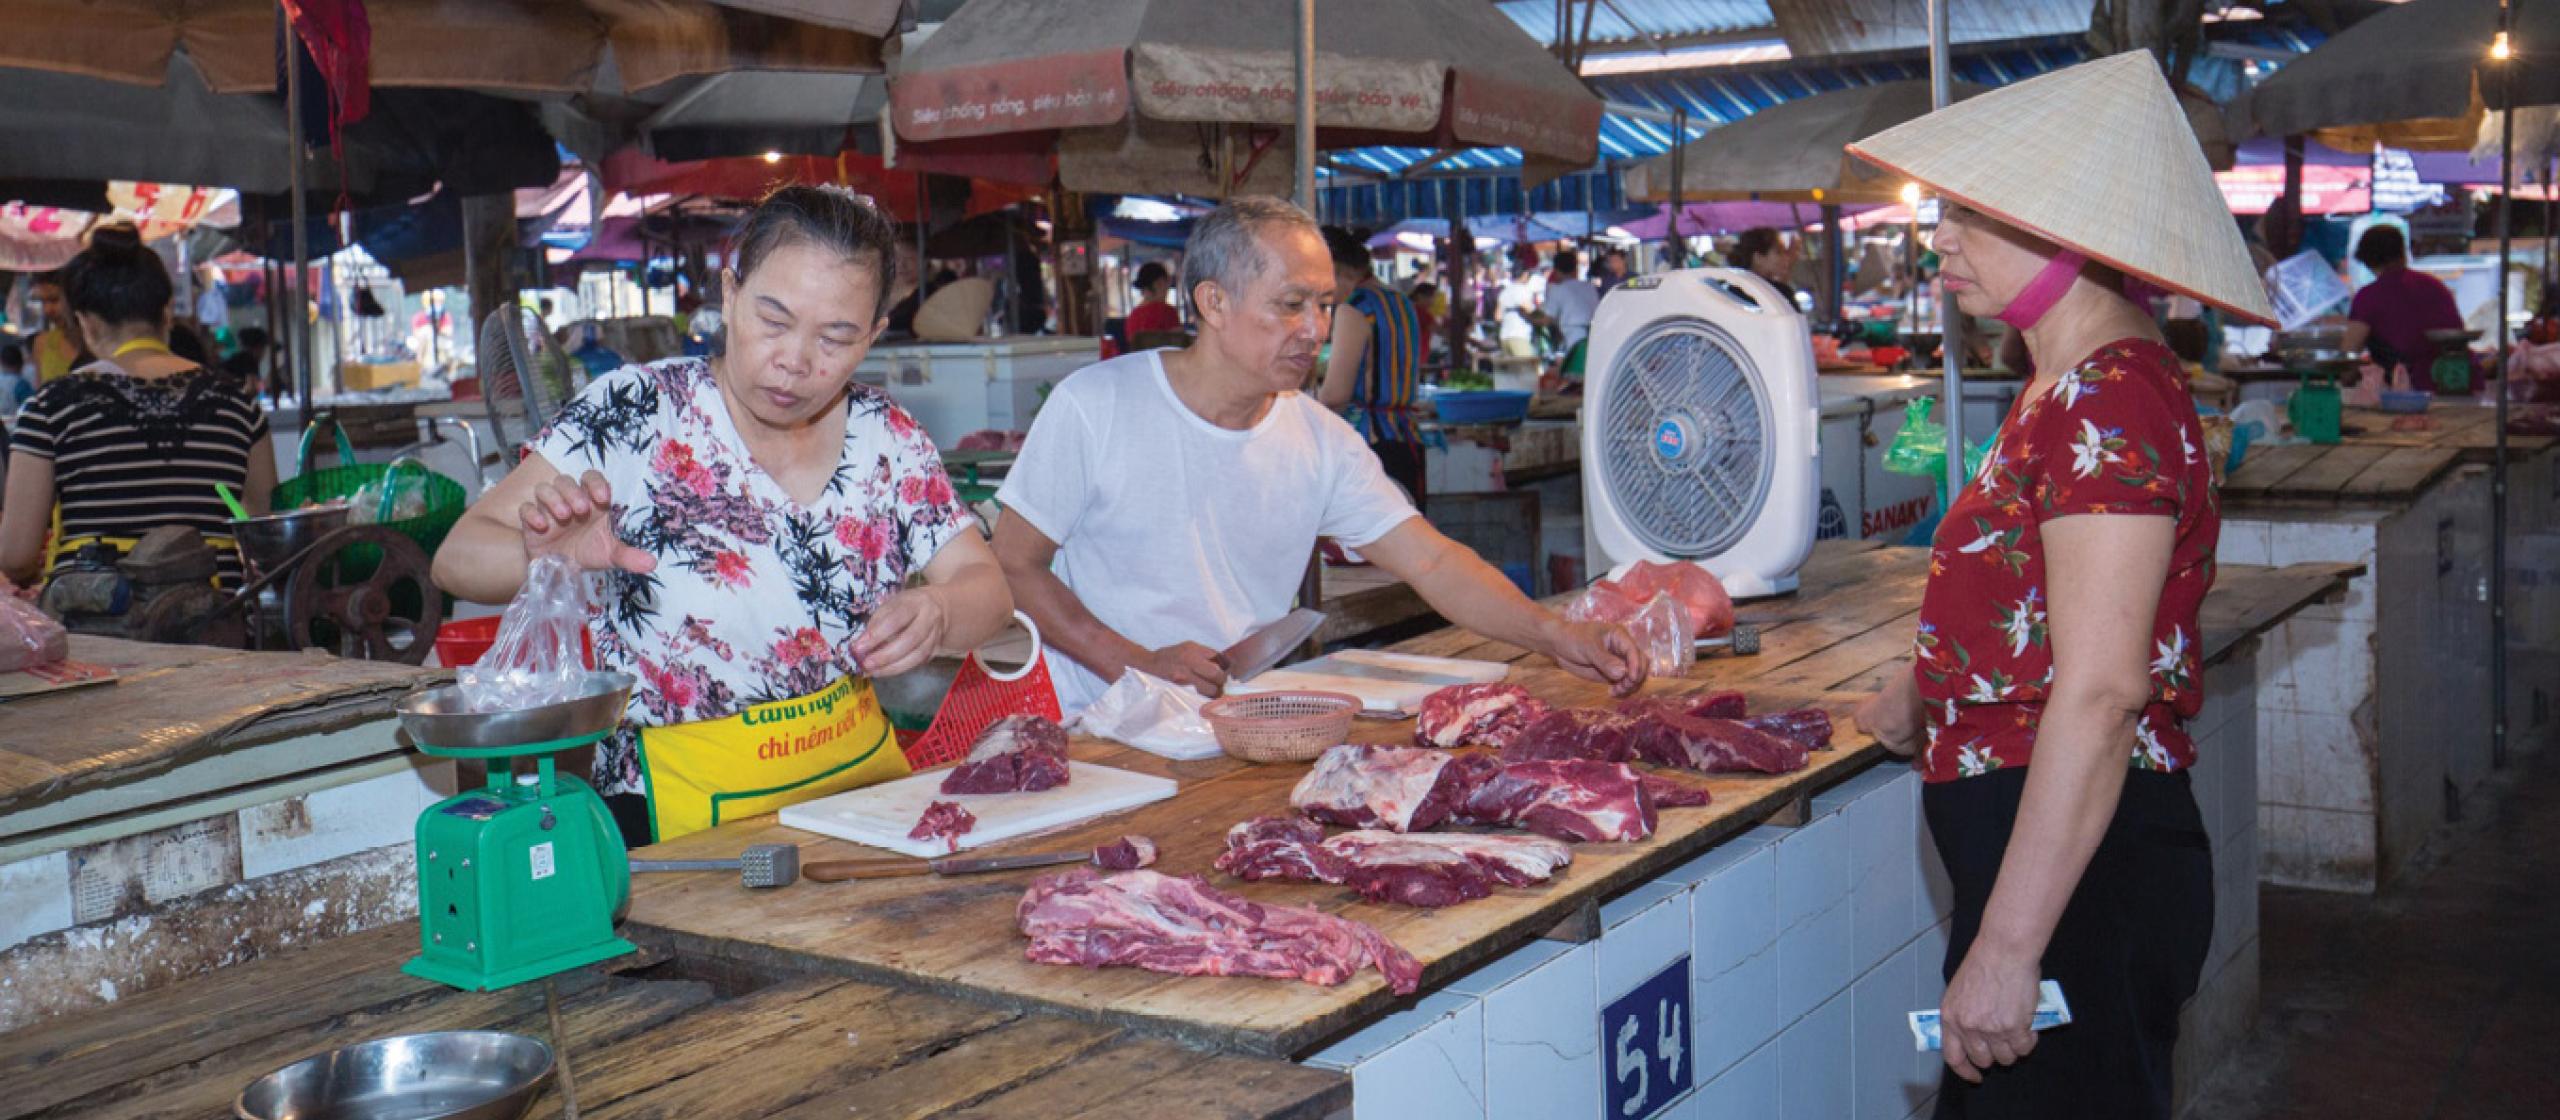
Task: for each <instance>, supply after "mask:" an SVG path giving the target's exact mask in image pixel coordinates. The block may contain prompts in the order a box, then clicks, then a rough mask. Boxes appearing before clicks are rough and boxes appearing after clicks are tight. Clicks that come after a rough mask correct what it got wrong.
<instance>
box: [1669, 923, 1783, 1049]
mask: <svg viewBox="0 0 2560 1120" xmlns="http://www.w3.org/2000/svg"><path fill="white" fill-rule="evenodd" d="M1696 964H1697V962H1696V961H1695V960H1694V959H1693V960H1691V962H1690V967H1691V969H1692V971H1691V972H1690V977H1691V980H1690V988H1691V996H1690V1000H1689V1009H1690V1014H1691V1015H1692V1016H1694V1017H1695V1018H1696V1019H1697V1021H1698V1029H1697V1039H1698V1042H1697V1048H1696V1049H1697V1057H1696V1063H1697V1064H1696V1066H1695V1067H1694V1068H1695V1069H1696V1070H1697V1076H1699V1077H1701V1078H1712V1077H1714V1076H1716V1075H1717V1074H1718V1073H1721V1072H1723V1071H1724V1070H1725V1069H1726V1068H1727V1067H1729V1066H1732V1065H1733V1064H1734V1063H1735V1062H1738V1061H1741V1060H1743V1057H1744V1056H1745V1055H1747V1054H1750V1053H1751V1052H1752V1051H1753V1050H1755V1049H1758V1048H1759V1047H1760V1045H1761V1044H1762V1043H1765V1042H1767V1041H1769V1040H1770V1039H1772V1038H1776V1037H1777V1035H1778V1028H1780V1027H1783V1026H1785V1025H1786V1020H1784V1019H1782V1018H1780V1017H1779V1006H1778V1003H1779V1001H1778V948H1777V946H1776V945H1775V944H1772V945H1769V946H1767V947H1765V948H1762V949H1761V950H1759V951H1758V952H1756V953H1754V954H1752V955H1750V956H1748V957H1745V958H1743V960H1742V962H1741V963H1740V964H1736V965H1734V966H1733V967H1731V968H1728V969H1726V970H1724V971H1723V972H1720V973H1717V974H1715V975H1712V976H1710V975H1707V974H1705V973H1701V972H1698V971H1695V969H1696Z"/></svg>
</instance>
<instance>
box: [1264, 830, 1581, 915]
mask: <svg viewBox="0 0 2560 1120" xmlns="http://www.w3.org/2000/svg"><path fill="white" fill-rule="evenodd" d="M1571 862H1573V850H1572V849H1570V848H1567V847H1565V846H1564V845H1562V844H1559V843H1556V842H1555V841H1553V840H1547V839H1541V838H1538V837H1530V836H1484V835H1477V834H1472V833H1413V834H1405V833H1396V832H1384V831H1380V830H1377V829H1363V830H1361V831H1358V832H1346V833H1343V834H1342V835H1340V836H1336V837H1333V838H1332V839H1330V840H1328V839H1325V838H1324V830H1323V829H1321V828H1318V827H1316V826H1315V825H1313V824H1310V823H1308V822H1306V821H1303V820H1292V819H1290V818H1286V817H1264V818H1261V819H1258V820H1250V821H1246V822H1244V823H1242V824H1239V825H1237V826H1235V827H1234V828H1231V829H1228V830H1227V850H1226V851H1225V852H1224V853H1222V854H1220V855H1219V856H1218V861H1217V868H1218V870H1220V871H1224V872H1226V873H1227V874H1229V875H1233V876H1235V877H1237V878H1239V879H1245V880H1262V879H1291V880H1297V881H1301V882H1317V883H1344V884H1348V885H1349V886H1350V887H1351V888H1352V889H1353V890H1355V891H1357V892H1359V894H1360V897H1362V898H1365V899H1368V900H1369V901H1371V902H1395V903H1401V904H1403V905H1406V906H1452V905H1455V904H1457V903H1460V902H1465V901H1467V900H1468V899H1473V898H1483V897H1485V896H1486V895H1489V894H1491V893H1493V888H1494V887H1497V886H1506V887H1525V886H1528V885H1530V884H1532V883H1543V882H1545V881H1547V879H1549V878H1550V877H1552V876H1553V875H1554V874H1555V872H1556V869H1557V868H1560V867H1563V866H1564V865H1566V864H1568V863H1571Z"/></svg>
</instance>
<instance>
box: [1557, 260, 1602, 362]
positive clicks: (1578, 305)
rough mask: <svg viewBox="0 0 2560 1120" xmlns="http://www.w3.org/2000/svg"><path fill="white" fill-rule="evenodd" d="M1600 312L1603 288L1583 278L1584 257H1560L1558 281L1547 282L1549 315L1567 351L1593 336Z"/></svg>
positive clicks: (1558, 261)
mask: <svg viewBox="0 0 2560 1120" xmlns="http://www.w3.org/2000/svg"><path fill="white" fill-rule="evenodd" d="M1599 309H1600V285H1598V284H1594V283H1592V282H1591V281H1589V280H1585V279H1583V278H1582V255H1581V254H1579V253H1576V252H1574V251H1573V250H1571V249H1566V250H1564V251H1563V252H1560V253H1557V254H1556V271H1555V277H1554V278H1553V279H1552V280H1549V281H1548V282H1547V315H1548V316H1549V317H1551V318H1553V319H1554V320H1555V321H1556V333H1557V334H1558V335H1560V336H1562V338H1563V342H1564V349H1566V350H1568V351H1569V350H1572V349H1573V348H1574V345H1575V344H1576V343H1579V342H1581V341H1582V340H1583V339H1585V338H1589V337H1590V336H1591V313H1592V312H1595V311H1598V310H1599Z"/></svg>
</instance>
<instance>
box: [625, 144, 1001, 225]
mask: <svg viewBox="0 0 2560 1120" xmlns="http://www.w3.org/2000/svg"><path fill="white" fill-rule="evenodd" d="M599 171H600V173H601V174H602V176H603V179H604V185H605V186H606V188H608V189H610V190H612V191H614V192H616V193H619V194H626V195H651V194H679V195H703V196H707V197H711V198H728V199H748V200H752V199H757V198H762V197H763V196H764V194H765V192H767V191H770V190H772V189H773V188H775V187H777V186H782V185H785V184H793V183H806V184H822V183H832V184H836V185H839V186H846V187H851V188H853V189H854V190H857V191H860V192H862V193H863V194H865V195H868V196H870V197H871V198H872V199H873V200H874V201H876V202H878V203H879V204H880V205H881V206H882V207H884V208H886V209H887V210H888V211H889V212H890V213H891V214H894V215H896V216H897V217H898V219H899V220H900V221H910V222H911V221H915V220H917V219H918V217H919V216H920V214H921V212H922V207H921V206H920V205H919V203H920V202H921V201H922V200H920V199H919V197H918V194H917V191H918V187H919V184H918V182H917V180H918V179H919V178H920V176H918V175H917V174H915V173H914V172H910V171H894V170H891V169H890V168H889V167H888V166H887V165H886V164H884V163H883V162H882V161H881V159H880V157H878V156H867V155H863V154H861V153H859V152H838V153H836V154H835V155H834V156H830V157H823V158H822V157H818V156H784V157H782V158H779V159H765V158H762V157H755V158H744V157H740V158H730V159H710V160H693V161H687V162H679V163H670V162H667V161H664V160H656V159H651V158H649V157H648V156H645V155H642V154H640V153H639V152H637V151H632V150H629V149H625V150H623V151H619V152H615V153H614V154H613V155H611V156H609V157H606V159H605V161H604V163H603V165H602V166H601V167H600V168H599ZM968 191H969V193H968V201H967V202H966V204H965V205H964V212H965V213H966V214H969V215H972V216H974V215H978V214H984V213H988V212H990V211H994V210H1000V209H1003V208H1004V207H1007V206H1011V205H1013V204H1015V203H1018V202H1022V201H1025V200H1027V199H1030V198H1032V197H1034V196H1036V195H1037V194H1038V193H1039V191H1038V190H1037V188H1031V187H1024V186H1021V185H1019V184H1000V183H980V182H972V183H970V184H968Z"/></svg>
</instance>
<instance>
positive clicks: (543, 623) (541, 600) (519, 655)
mask: <svg viewBox="0 0 2560 1120" xmlns="http://www.w3.org/2000/svg"><path fill="white" fill-rule="evenodd" d="M586 626H587V578H586V574H585V573H583V572H580V571H579V570H578V569H577V568H576V566H574V565H572V564H570V563H569V561H567V560H566V559H563V558H561V557H558V556H537V557H534V558H533V563H532V564H530V565H528V566H527V567H526V569H525V576H524V590H522V591H518V592H516V597H515V601H514V602H511V603H508V604H507V612H506V614H505V615H504V616H502V617H501V618H500V619H499V620H498V636H497V638H496V639H495V640H493V641H491V642H490V644H489V652H488V653H487V654H486V655H484V656H482V657H481V658H480V660H479V662H478V663H477V664H473V665H466V666H464V667H463V668H462V670H461V672H460V673H458V674H456V675H457V676H458V677H459V678H460V681H461V685H462V697H463V699H464V700H465V701H466V702H468V703H469V704H470V705H471V710H472V711H475V712H512V711H518V710H522V709H525V708H539V707H542V706H543V705H546V704H558V703H563V702H565V701H569V700H575V699H577V698H578V697H580V696H583V695H585V694H586V691H587V667H586V663H585V660H584V658H583V656H582V650H583V648H584V646H585V642H586Z"/></svg>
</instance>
